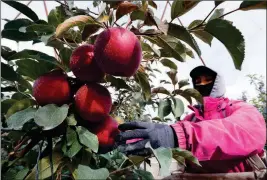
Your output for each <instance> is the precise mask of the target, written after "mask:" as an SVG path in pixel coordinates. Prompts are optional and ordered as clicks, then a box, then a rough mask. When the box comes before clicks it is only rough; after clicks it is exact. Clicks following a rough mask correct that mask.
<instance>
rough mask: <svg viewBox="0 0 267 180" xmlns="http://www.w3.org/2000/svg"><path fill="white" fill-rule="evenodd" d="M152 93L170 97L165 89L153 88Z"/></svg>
mask: <svg viewBox="0 0 267 180" xmlns="http://www.w3.org/2000/svg"><path fill="white" fill-rule="evenodd" d="M151 92H152V93H162V94H166V95H170V92H169V91H168V90H167V89H165V88H164V87H157V88H153V89H152V91H151Z"/></svg>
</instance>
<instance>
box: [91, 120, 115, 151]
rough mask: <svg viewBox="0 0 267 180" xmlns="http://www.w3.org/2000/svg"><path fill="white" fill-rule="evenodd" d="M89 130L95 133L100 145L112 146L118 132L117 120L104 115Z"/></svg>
mask: <svg viewBox="0 0 267 180" xmlns="http://www.w3.org/2000/svg"><path fill="white" fill-rule="evenodd" d="M89 130H90V131H91V132H92V133H94V134H95V135H97V137H98V142H99V146H100V147H112V146H113V145H114V143H115V137H116V136H117V135H118V134H119V132H120V131H119V129H118V123H117V121H115V120H114V119H113V118H112V117H111V116H106V118H105V120H104V121H103V122H102V123H100V124H97V125H94V126H92V127H91V128H90V129H89Z"/></svg>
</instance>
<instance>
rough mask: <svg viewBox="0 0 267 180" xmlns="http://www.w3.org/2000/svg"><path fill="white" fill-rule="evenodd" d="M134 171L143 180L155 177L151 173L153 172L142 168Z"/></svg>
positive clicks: (150, 179)
mask: <svg viewBox="0 0 267 180" xmlns="http://www.w3.org/2000/svg"><path fill="white" fill-rule="evenodd" d="M133 172H134V173H135V174H137V175H138V177H140V178H141V179H143V180H154V177H153V175H152V174H151V172H148V171H145V170H140V169H135V170H134V171H133Z"/></svg>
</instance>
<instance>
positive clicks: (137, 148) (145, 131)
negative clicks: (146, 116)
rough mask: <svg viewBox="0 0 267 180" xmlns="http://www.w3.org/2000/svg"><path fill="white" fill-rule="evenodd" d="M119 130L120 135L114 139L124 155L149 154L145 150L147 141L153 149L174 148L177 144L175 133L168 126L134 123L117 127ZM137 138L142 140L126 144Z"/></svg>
mask: <svg viewBox="0 0 267 180" xmlns="http://www.w3.org/2000/svg"><path fill="white" fill-rule="evenodd" d="M119 130H121V133H120V134H119V135H118V136H117V137H116V139H115V141H116V144H117V146H118V147H117V148H118V150H119V151H121V152H123V153H126V154H135V155H147V154H149V153H150V151H149V149H146V148H145V145H146V143H147V142H148V141H150V144H151V146H152V148H154V149H156V148H158V147H166V148H167V147H169V148H174V147H176V144H177V143H176V142H177V139H176V138H177V137H176V135H175V132H174V130H173V129H172V127H170V126H169V125H164V124H157V123H148V122H137V121H136V122H128V123H124V124H121V125H119ZM137 138H142V140H139V141H137V142H134V143H129V144H126V141H127V140H131V139H137Z"/></svg>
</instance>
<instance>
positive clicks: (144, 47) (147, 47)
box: [141, 42, 160, 57]
mask: <svg viewBox="0 0 267 180" xmlns="http://www.w3.org/2000/svg"><path fill="white" fill-rule="evenodd" d="M141 46H142V51H147V52H153V53H154V54H156V55H157V56H158V57H160V51H159V50H158V49H156V48H153V46H151V45H148V44H147V43H145V42H141Z"/></svg>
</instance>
